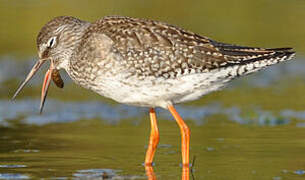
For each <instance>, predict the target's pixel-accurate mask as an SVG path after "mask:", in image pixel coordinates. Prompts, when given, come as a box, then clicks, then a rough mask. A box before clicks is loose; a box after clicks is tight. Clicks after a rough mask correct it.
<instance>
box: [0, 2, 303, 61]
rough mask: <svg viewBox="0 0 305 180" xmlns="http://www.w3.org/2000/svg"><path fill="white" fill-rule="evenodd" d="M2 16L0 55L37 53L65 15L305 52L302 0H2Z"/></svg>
mask: <svg viewBox="0 0 305 180" xmlns="http://www.w3.org/2000/svg"><path fill="white" fill-rule="evenodd" d="M0 13H1V14H0V20H1V24H0V38H1V39H0V54H15V55H33V54H35V53H36V48H35V47H36V45H35V39H36V35H37V34H38V32H39V30H40V28H41V27H42V26H43V25H44V24H45V23H46V22H47V21H49V20H50V19H52V18H53V17H55V16H60V15H70V16H76V17H79V18H81V19H84V20H88V21H91V22H93V21H95V20H97V19H99V18H101V17H103V16H106V15H124V16H132V17H142V18H149V19H155V20H160V21H165V22H168V23H170V24H174V25H177V26H181V27H184V28H185V29H188V30H192V31H194V32H197V33H199V34H202V35H205V36H208V37H211V38H213V39H216V40H219V41H225V42H228V43H235V44H242V45H249V46H264V47H278V46H291V47H294V48H295V49H296V50H297V51H298V52H305V47H304V42H305V31H304V28H305V21H304V20H303V19H304V17H305V2H304V1H303V0H289V1H288V0H230V1H227V0H213V1H212V0H211V1H204V0H203V1H199V0H198V1H175V0H166V1H164V0H154V1H144V0H109V1H105V0H103V1H101V0H90V1H81V0H22V1H20V0H1V1H0ZM303 54H304V53H303Z"/></svg>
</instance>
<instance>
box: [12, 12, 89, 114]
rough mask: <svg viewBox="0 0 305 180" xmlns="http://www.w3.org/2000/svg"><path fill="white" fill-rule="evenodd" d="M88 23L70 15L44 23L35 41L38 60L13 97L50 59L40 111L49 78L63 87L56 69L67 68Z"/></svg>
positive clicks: (41, 106)
mask: <svg viewBox="0 0 305 180" xmlns="http://www.w3.org/2000/svg"><path fill="white" fill-rule="evenodd" d="M89 25H90V23H88V22H86V21H82V20H79V19H77V18H74V17H70V16H60V17H56V18H54V19H52V20H51V21H49V22H48V23H47V24H45V25H44V26H43V27H42V29H41V30H40V32H39V34H38V36H37V41H36V42H37V49H38V56H39V60H38V61H37V62H36V64H35V65H34V67H33V68H32V70H31V71H30V73H29V74H28V76H27V77H26V79H25V80H24V81H23V83H22V84H21V85H20V86H19V88H18V89H17V91H16V93H15V95H14V96H13V99H14V98H15V97H16V96H17V95H18V93H19V92H20V91H21V90H22V88H23V87H24V86H25V85H26V83H27V82H28V81H29V80H30V79H31V78H32V77H33V75H34V74H35V73H36V72H37V71H38V69H39V68H40V67H41V65H42V64H43V63H44V62H46V61H50V68H49V70H48V71H47V72H46V74H45V78H44V82H43V86H42V94H41V103H40V112H42V109H43V105H44V102H45V98H46V96H47V92H48V87H49V85H50V82H51V79H53V81H54V82H55V84H56V85H57V86H58V87H60V88H62V87H63V81H62V79H61V77H60V75H59V72H58V70H59V69H61V68H63V69H66V70H67V68H68V62H69V60H70V58H71V55H72V53H73V51H74V49H75V48H76V47H77V45H78V43H79V42H80V41H81V37H82V35H83V34H84V32H85V30H86V28H87V27H88V26H89Z"/></svg>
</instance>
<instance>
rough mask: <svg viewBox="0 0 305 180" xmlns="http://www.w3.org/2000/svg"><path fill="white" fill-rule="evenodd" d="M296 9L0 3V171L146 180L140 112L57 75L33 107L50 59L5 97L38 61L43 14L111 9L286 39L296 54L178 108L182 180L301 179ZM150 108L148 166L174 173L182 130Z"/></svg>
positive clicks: (253, 38) (303, 142) (263, 4)
mask: <svg viewBox="0 0 305 180" xmlns="http://www.w3.org/2000/svg"><path fill="white" fill-rule="evenodd" d="M304 8H305V2H304V1H300V0H291V1H282V0H278V1H276V2H275V1H266V0H257V1H251V0H233V1H225V0H217V1H181V2H180V1H179V2H178V1H175V0H167V1H161V0H155V1H142V0H134V1H123V0H117V1H100V0H91V1H90V3H89V1H88V2H87V1H81V0H73V1H71V0H67V1H60V0H44V1H39V0H31V1H20V0H0V20H1V23H0V179H58V180H61V179H148V177H147V173H146V172H145V168H144V166H143V165H142V164H143V161H144V157H145V151H146V148H147V144H148V138H149V133H150V123H149V117H148V109H146V108H137V107H132V106H126V105H120V104H117V103H115V102H114V101H112V100H109V99H105V98H103V97H101V96H98V95H96V94H95V93H92V92H90V91H88V90H85V89H82V88H80V87H78V86H77V85H75V84H73V83H72V82H71V80H70V79H69V78H68V77H67V75H66V74H65V73H64V72H61V74H63V75H64V81H65V87H64V89H58V88H56V87H55V86H51V88H50V91H49V95H48V99H47V102H46V104H45V108H44V112H43V114H42V115H39V109H38V108H39V96H40V88H41V81H42V77H43V73H44V72H45V71H46V68H47V66H48V65H44V67H43V68H42V70H40V72H39V73H37V75H36V76H35V77H34V79H33V80H32V81H31V82H30V83H29V85H28V86H27V87H26V88H25V89H24V90H23V91H22V93H21V94H20V95H19V96H18V97H17V99H16V100H15V101H11V100H10V98H11V97H12V95H13V93H14V91H15V90H16V88H17V86H18V84H19V83H20V82H21V81H22V80H23V79H24V78H25V75H26V74H27V72H28V71H29V69H30V68H31V66H32V65H33V64H34V63H35V59H36V58H37V57H36V49H35V47H36V46H35V38H36V35H37V32H38V31H39V29H40V28H41V27H42V26H43V24H44V23H45V22H46V21H48V20H49V19H51V18H53V17H54V16H59V15H72V16H77V17H79V18H82V19H86V20H90V21H95V20H96V19H99V18H100V17H102V16H105V15H114V14H117V15H127V16H133V17H143V18H149V19H157V20H161V21H166V22H168V23H170V24H175V25H178V26H181V27H184V28H185V29H189V30H192V31H194V32H197V33H200V34H202V35H206V36H208V37H211V38H212V39H215V40H218V41H224V42H227V43H235V44H241V45H247V46H262V47H280V46H291V47H294V48H295V50H296V51H297V57H296V58H295V59H294V60H293V61H289V62H286V63H282V64H279V65H275V66H272V67H270V68H268V69H266V70H263V71H260V72H258V73H256V74H253V75H249V76H246V77H243V78H240V79H237V80H234V81H233V82H232V83H231V84H230V85H229V87H227V88H225V89H224V90H222V91H218V92H214V93H212V94H209V95H207V96H205V97H203V98H202V99H200V100H197V101H193V102H190V103H186V104H182V105H178V106H177V110H178V112H179V113H180V114H181V116H182V117H183V118H184V119H185V120H186V123H187V124H188V125H189V126H190V129H191V146H190V147H191V150H190V152H191V156H190V159H191V161H192V164H193V166H192V167H191V172H190V179H196V180H201V179H211V180H222V179H225V180H236V179H238V180H239V179H246V180H248V179H249V180H288V179H289V180H291V179H292V180H293V179H304V177H305V153H304V152H305V133H304V132H305V93H304V92H305V70H304V69H305V58H304V55H305V45H304V41H305V31H304V28H305V23H304V22H305V21H303V19H304V18H303V17H305V11H304ZM157 117H158V124H159V129H160V138H161V139H160V144H159V146H158V150H157V152H156V156H155V165H154V166H153V171H154V174H155V176H156V178H157V179H166V180H175V179H181V176H182V167H181V164H180V163H181V155H180V132H179V128H178V126H177V125H176V123H175V121H174V120H173V118H172V117H171V115H170V114H169V112H167V111H165V110H162V109H157ZM152 174H153V173H152Z"/></svg>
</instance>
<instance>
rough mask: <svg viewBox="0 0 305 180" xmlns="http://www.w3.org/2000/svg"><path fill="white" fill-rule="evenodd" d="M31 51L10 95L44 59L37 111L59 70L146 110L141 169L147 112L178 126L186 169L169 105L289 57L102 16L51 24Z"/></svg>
mask: <svg viewBox="0 0 305 180" xmlns="http://www.w3.org/2000/svg"><path fill="white" fill-rule="evenodd" d="M37 47H38V54H39V58H40V60H39V61H37V63H36V64H35V65H34V67H33V69H32V71H31V72H30V73H29V75H28V76H27V78H26V80H25V81H24V82H23V83H22V84H21V86H20V87H19V89H18V90H17V92H16V94H15V95H14V97H15V96H16V95H17V94H18V93H19V92H20V90H21V89H22V88H23V87H24V85H25V84H26V83H27V82H28V81H29V80H30V79H31V77H32V76H33V75H34V74H35V72H36V71H37V70H38V69H39V68H40V67H41V65H42V64H43V63H44V62H45V61H46V60H50V61H51V66H50V69H49V70H48V71H47V73H46V75H45V78H44V83H43V88H42V96H41V108H40V109H41V111H42V108H43V105H44V101H45V98H46V95H47V92H48V87H49V84H50V76H51V78H52V79H53V81H54V82H55V84H56V85H57V86H58V87H63V81H62V79H61V77H60V75H59V73H58V70H59V69H64V70H66V72H67V73H68V74H69V76H70V77H71V78H72V79H73V80H74V82H76V83H77V84H79V85H81V86H83V87H85V88H88V89H91V90H93V91H95V92H97V93H98V94H100V95H103V96H105V97H108V98H111V99H113V100H115V101H117V102H120V103H125V104H131V105H136V106H145V107H150V108H151V109H150V117H151V125H152V131H151V137H150V143H149V146H148V150H147V154H146V158H145V164H146V165H151V163H152V159H153V156H154V152H155V150H156V147H157V144H158V141H159V132H158V127H157V121H156V115H155V111H154V109H153V108H154V107H162V108H166V109H168V110H169V111H170V112H171V113H172V115H173V116H174V118H175V119H176V121H177V123H178V125H179V127H180V130H181V135H182V150H181V152H182V159H183V160H182V162H183V164H184V167H187V168H188V167H189V166H188V164H189V137H190V131H189V129H188V127H187V125H186V124H185V123H184V122H183V120H182V118H181V117H180V116H179V114H178V113H177V112H176V110H175V108H174V107H173V104H176V103H181V102H186V101H191V100H195V99H198V98H200V97H201V96H203V95H205V94H207V93H210V92H213V91H216V90H219V89H220V88H222V87H223V86H225V85H226V84H227V83H228V82H229V81H230V80H232V79H234V78H235V77H238V76H241V75H246V74H249V73H252V72H256V71H258V70H261V69H263V68H264V67H266V66H270V65H273V64H277V63H279V62H281V61H286V60H289V59H291V58H292V56H293V55H294V52H293V51H292V49H291V48H275V49H266V48H255V47H243V46H236V45H231V44H225V43H220V42H217V41H214V40H211V39H209V38H207V37H204V36H200V35H198V34H195V33H193V32H190V31H186V30H184V29H181V28H178V27H175V26H172V25H169V24H166V23H162V22H158V21H153V20H147V19H137V18H129V17H121V16H108V17H104V18H102V19H100V20H98V21H96V22H94V23H89V22H86V21H82V20H79V19H77V18H74V17H67V16H61V17H57V18H54V19H53V20H51V21H49V22H48V23H47V24H46V25H45V26H44V27H43V28H42V29H41V31H40V33H39V35H38V37H37ZM183 172H188V171H183ZM185 177H187V175H186V176H185Z"/></svg>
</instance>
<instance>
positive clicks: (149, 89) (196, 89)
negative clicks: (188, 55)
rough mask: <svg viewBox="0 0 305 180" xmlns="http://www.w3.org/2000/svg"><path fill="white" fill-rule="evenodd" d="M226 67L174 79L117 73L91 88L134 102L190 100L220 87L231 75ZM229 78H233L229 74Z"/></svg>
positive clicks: (155, 103) (162, 104) (163, 104)
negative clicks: (137, 76) (138, 77)
mask: <svg viewBox="0 0 305 180" xmlns="http://www.w3.org/2000/svg"><path fill="white" fill-rule="evenodd" d="M227 73H228V72H227V71H226V70H223V71H222V70H220V71H219V70H215V71H211V72H207V73H201V74H189V75H181V76H179V77H177V78H174V79H162V78H157V79H156V78H154V77H148V78H145V79H144V80H139V79H137V78H136V77H130V78H128V79H126V78H125V77H124V76H122V74H120V75H118V76H109V77H107V78H106V77H101V78H100V79H97V80H96V82H98V84H97V86H95V88H92V87H90V89H92V90H93V91H95V92H97V93H99V94H100V95H103V96H105V97H108V98H111V99H113V100H115V101H117V102H120V103H124V104H130V105H135V106H146V107H163V108H167V106H168V105H170V104H176V103H181V102H186V101H191V100H195V99H198V98H200V97H201V96H203V95H205V94H207V93H210V92H212V91H216V90H218V89H220V88H221V87H223V86H224V85H225V84H226V82H227V81H229V80H230V78H224V77H225V76H226V75H227ZM231 79H232V78H231Z"/></svg>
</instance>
